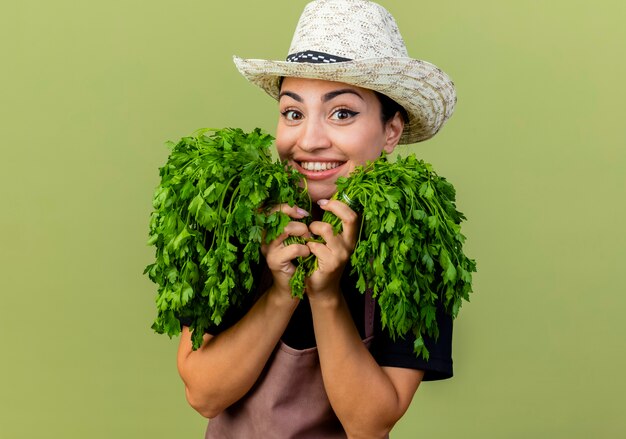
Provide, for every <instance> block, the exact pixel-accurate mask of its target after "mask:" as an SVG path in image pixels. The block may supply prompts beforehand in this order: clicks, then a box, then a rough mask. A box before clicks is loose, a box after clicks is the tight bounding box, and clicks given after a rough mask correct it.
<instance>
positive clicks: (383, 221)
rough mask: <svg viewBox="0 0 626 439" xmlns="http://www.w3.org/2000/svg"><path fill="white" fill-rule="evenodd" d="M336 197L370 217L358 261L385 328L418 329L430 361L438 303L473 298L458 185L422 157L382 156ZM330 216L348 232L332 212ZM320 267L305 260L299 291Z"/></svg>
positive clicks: (452, 310)
mask: <svg viewBox="0 0 626 439" xmlns="http://www.w3.org/2000/svg"><path fill="white" fill-rule="evenodd" d="M334 198H335V199H339V200H341V201H343V202H345V203H347V204H348V205H349V206H350V207H352V208H353V210H355V211H357V212H360V213H361V216H362V222H361V229H360V233H359V238H358V241H357V245H356V248H355V250H354V252H353V254H352V256H351V259H350V265H351V267H352V268H351V270H352V273H353V274H354V273H356V275H357V276H358V282H357V288H358V289H359V291H360V292H361V293H364V292H365V291H366V289H371V292H372V296H373V297H374V298H376V300H377V302H378V305H379V307H380V317H381V321H382V325H383V328H386V329H387V331H388V332H389V334H390V335H391V336H392V337H393V338H395V337H397V336H404V335H405V334H407V333H409V332H412V333H413V334H414V335H415V337H416V338H415V343H414V350H415V353H416V354H418V355H422V356H423V357H424V358H426V359H428V356H429V353H428V350H427V348H426V346H425V345H424V339H423V335H424V334H428V335H429V336H431V337H435V338H436V337H438V335H439V329H438V327H437V321H436V318H435V317H436V316H435V314H436V310H437V307H438V302H441V306H443V307H444V308H445V310H446V311H447V312H448V313H449V314H451V315H452V316H453V317H456V316H457V314H458V312H459V309H460V308H461V304H462V301H463V300H467V301H469V294H470V292H471V291H472V272H475V271H476V262H475V261H474V260H472V259H469V258H468V257H467V256H466V255H465V254H464V253H463V249H462V246H463V243H464V241H465V237H464V236H463V234H462V233H461V226H460V224H461V221H462V220H464V219H465V216H464V215H463V214H462V213H461V212H459V211H457V209H456V205H455V202H456V200H455V198H456V191H455V189H454V187H453V186H452V184H450V183H449V182H448V181H446V179H445V178H443V177H440V176H438V175H437V174H436V173H435V172H434V171H433V168H432V166H431V165H430V164H429V163H425V162H424V161H422V160H418V159H417V158H415V156H414V155H410V156H408V157H406V158H401V157H399V158H397V160H396V161H394V162H390V161H389V160H388V159H387V157H386V156H382V157H381V158H379V159H378V160H376V161H374V162H371V163H367V164H366V165H365V166H361V167H358V168H357V169H355V170H354V171H353V172H352V173H351V174H350V176H349V177H348V178H346V177H341V178H339V179H338V181H337V192H336V193H335V195H334ZM322 220H323V221H325V222H327V223H330V224H331V225H332V226H333V228H334V231H335V232H336V233H339V232H341V221H340V220H339V218H337V217H336V216H335V215H334V214H333V213H332V212H329V211H326V212H324V215H323V218H322ZM316 269H317V261H316V259H315V258H310V257H309V258H306V259H304V260H302V261H301V263H300V265H299V266H298V267H297V270H296V273H295V274H294V276H293V277H292V279H291V281H292V290H293V291H294V292H296V293H297V294H300V292H301V290H302V289H303V288H304V280H305V278H306V277H307V276H310V275H311V274H312V273H313V272H314V271H315V270H316Z"/></svg>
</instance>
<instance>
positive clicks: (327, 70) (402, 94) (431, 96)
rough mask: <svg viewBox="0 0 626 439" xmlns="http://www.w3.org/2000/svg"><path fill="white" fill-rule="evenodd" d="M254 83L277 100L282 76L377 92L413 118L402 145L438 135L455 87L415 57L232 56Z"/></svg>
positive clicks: (450, 107) (451, 106)
mask: <svg viewBox="0 0 626 439" xmlns="http://www.w3.org/2000/svg"><path fill="white" fill-rule="evenodd" d="M233 60H234V62H235V65H236V66H237V69H238V70H239V71H240V72H241V74H242V75H243V76H244V77H245V78H246V79H248V80H249V81H250V82H252V83H253V84H256V85H257V86H259V87H261V88H262V89H263V90H265V91H266V92H267V93H268V94H269V95H270V96H272V97H273V98H274V99H278V95H279V92H280V90H279V81H280V78H281V77H297V78H311V79H323V80H327V81H334V82H343V83H346V84H351V85H356V86H357V87H362V88H367V89H371V90H375V91H378V92H380V93H382V94H384V95H387V96H389V97H390V98H391V99H393V100H395V101H396V102H397V103H398V104H400V105H402V107H404V109H405V110H406V111H407V114H408V116H409V120H408V123H406V124H405V127H404V132H403V133H402V136H401V138H400V142H399V143H401V144H410V143H416V142H421V141H424V140H426V139H429V138H431V137H432V136H434V135H435V134H436V133H437V132H438V131H439V130H440V129H441V127H442V126H443V124H444V122H445V121H446V120H447V119H448V118H449V117H450V116H451V115H452V112H453V111H454V106H455V104H456V92H455V88H454V83H453V82H452V81H451V80H450V78H449V77H448V76H447V75H446V74H445V73H444V72H443V71H441V70H440V69H439V68H437V67H436V66H434V65H433V64H431V63H429V62H426V61H421V60H416V59H412V58H372V59H359V60H353V61H344V62H336V63H300V62H287V61H272V60H262V59H243V58H240V57H237V56H235V57H233Z"/></svg>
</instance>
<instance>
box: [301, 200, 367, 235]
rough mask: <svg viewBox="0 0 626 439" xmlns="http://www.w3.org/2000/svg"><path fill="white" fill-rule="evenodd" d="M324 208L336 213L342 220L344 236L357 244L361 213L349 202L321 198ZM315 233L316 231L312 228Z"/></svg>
mask: <svg viewBox="0 0 626 439" xmlns="http://www.w3.org/2000/svg"><path fill="white" fill-rule="evenodd" d="M317 203H318V204H319V206H320V207H321V208H322V209H323V210H327V211H329V212H332V213H334V214H335V215H336V216H337V218H339V219H340V220H341V223H342V229H343V230H342V232H341V235H342V236H343V238H344V239H345V240H346V241H347V242H350V243H352V244H356V236H357V233H358V230H359V215H358V214H357V213H356V212H355V211H354V210H352V209H351V208H350V207H349V206H348V205H347V204H345V203H343V202H341V201H338V200H319V201H318V202H317ZM311 231H312V232H313V233H316V232H315V231H314V230H312V229H311Z"/></svg>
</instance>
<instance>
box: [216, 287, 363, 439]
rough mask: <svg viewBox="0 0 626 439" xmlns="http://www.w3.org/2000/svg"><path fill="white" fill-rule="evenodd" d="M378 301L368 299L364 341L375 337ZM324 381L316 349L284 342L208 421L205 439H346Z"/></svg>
mask: <svg viewBox="0 0 626 439" xmlns="http://www.w3.org/2000/svg"><path fill="white" fill-rule="evenodd" d="M374 306H375V305H374V300H373V299H372V296H371V294H370V292H369V291H368V292H367V293H366V297H365V339H364V340H363V343H364V344H365V345H366V347H367V348H369V347H370V344H371V342H372V339H373V330H374ZM346 437H347V436H346V433H345V431H344V429H343V427H342V426H341V423H340V422H339V419H338V418H337V416H336V415H335V412H334V411H333V409H332V407H331V405H330V402H329V400H328V396H327V395H326V390H325V389H324V382H323V381H322V370H321V368H320V362H319V355H318V352H317V348H315V347H313V348H310V349H301V350H300V349H293V348H291V347H289V346H287V345H286V344H285V343H283V342H282V341H280V342H279V343H278V345H277V346H276V349H275V350H274V352H273V353H272V355H271V356H270V358H269V360H268V362H267V365H266V367H265V369H264V370H263V372H262V373H261V375H260V376H259V379H258V380H257V382H256V383H255V385H254V386H253V387H252V388H251V389H250V391H249V392H248V393H247V394H246V395H245V396H244V397H243V398H241V399H240V400H239V401H237V402H236V403H235V404H233V405H231V406H230V407H228V408H227V409H226V410H224V411H223V412H222V413H220V414H219V415H218V416H216V417H215V418H213V419H211V420H210V421H209V426H208V428H207V431H206V435H205V439H257V438H258V439H322V438H323V439H327V438H328V439H340V438H341V439H345V438H346Z"/></svg>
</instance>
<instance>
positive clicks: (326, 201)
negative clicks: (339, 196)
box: [317, 199, 328, 206]
mask: <svg viewBox="0 0 626 439" xmlns="http://www.w3.org/2000/svg"><path fill="white" fill-rule="evenodd" d="M317 204H319V205H320V206H325V205H327V204H328V200H325V199H321V200H317Z"/></svg>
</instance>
